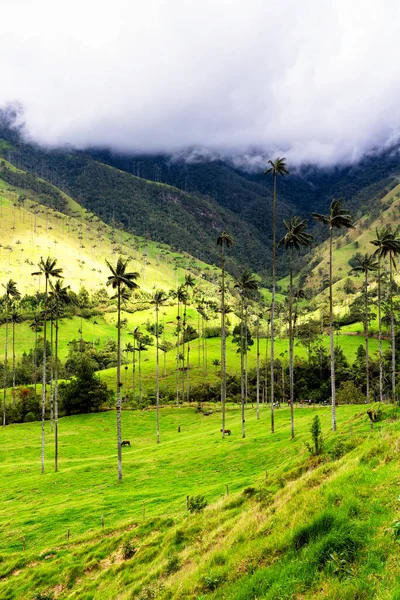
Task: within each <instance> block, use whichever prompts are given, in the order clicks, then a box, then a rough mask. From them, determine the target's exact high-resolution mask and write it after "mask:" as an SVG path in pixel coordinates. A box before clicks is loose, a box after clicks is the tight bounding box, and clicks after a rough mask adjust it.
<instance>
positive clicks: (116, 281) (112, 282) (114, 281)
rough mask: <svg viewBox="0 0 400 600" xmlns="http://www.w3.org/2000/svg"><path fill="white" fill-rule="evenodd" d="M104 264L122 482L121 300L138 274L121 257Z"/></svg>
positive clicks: (119, 470)
mask: <svg viewBox="0 0 400 600" xmlns="http://www.w3.org/2000/svg"><path fill="white" fill-rule="evenodd" d="M106 264H107V266H108V268H109V269H110V272H111V275H109V276H108V278H107V282H106V285H107V286H111V287H112V288H113V289H114V290H116V295H115V297H116V298H117V406H116V409H117V450H118V481H119V482H121V481H122V450H121V442H122V432H121V386H122V382H121V300H122V299H123V298H124V297H126V296H127V293H128V292H129V291H131V290H133V289H136V288H138V287H139V286H138V284H137V283H136V282H135V280H136V279H138V278H139V273H136V272H128V271H127V266H128V261H127V260H124V259H123V258H122V257H121V256H120V257H119V258H118V260H117V264H116V265H115V266H113V265H111V264H110V263H109V262H108V260H106Z"/></svg>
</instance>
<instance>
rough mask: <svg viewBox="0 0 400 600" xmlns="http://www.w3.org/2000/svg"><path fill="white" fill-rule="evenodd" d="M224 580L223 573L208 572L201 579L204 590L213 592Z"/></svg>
mask: <svg viewBox="0 0 400 600" xmlns="http://www.w3.org/2000/svg"><path fill="white" fill-rule="evenodd" d="M224 581H225V577H224V576H223V575H218V574H210V575H205V576H204V577H203V579H202V582H203V590H204V591H206V592H213V591H215V590H216V589H217V588H219V586H220V585H221V584H222V583H223V582H224Z"/></svg>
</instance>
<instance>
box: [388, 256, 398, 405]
mask: <svg viewBox="0 0 400 600" xmlns="http://www.w3.org/2000/svg"><path fill="white" fill-rule="evenodd" d="M389 264H390V333H391V339H392V402H393V404H394V403H395V402H396V346H395V337H394V312H393V257H392V256H389Z"/></svg>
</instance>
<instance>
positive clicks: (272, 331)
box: [271, 173, 276, 433]
mask: <svg viewBox="0 0 400 600" xmlns="http://www.w3.org/2000/svg"><path fill="white" fill-rule="evenodd" d="M275 284H276V173H274V206H273V234H272V302H271V433H275V416H274V400H275V390H274V383H275V382H274V357H275V329H274V325H275Z"/></svg>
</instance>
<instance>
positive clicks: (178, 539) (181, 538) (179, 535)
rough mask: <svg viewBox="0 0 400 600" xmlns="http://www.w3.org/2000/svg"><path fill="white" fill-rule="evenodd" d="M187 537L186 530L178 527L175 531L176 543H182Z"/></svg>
mask: <svg viewBox="0 0 400 600" xmlns="http://www.w3.org/2000/svg"><path fill="white" fill-rule="evenodd" d="M185 539H186V536H185V532H184V531H182V529H177V530H176V532H175V544H182V542H184V541H185Z"/></svg>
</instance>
